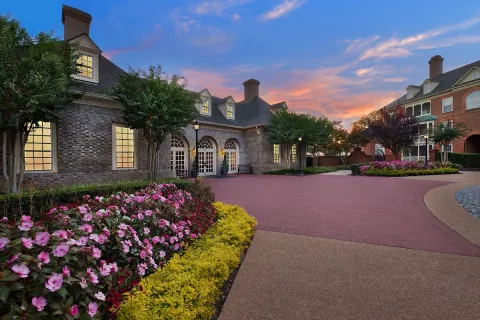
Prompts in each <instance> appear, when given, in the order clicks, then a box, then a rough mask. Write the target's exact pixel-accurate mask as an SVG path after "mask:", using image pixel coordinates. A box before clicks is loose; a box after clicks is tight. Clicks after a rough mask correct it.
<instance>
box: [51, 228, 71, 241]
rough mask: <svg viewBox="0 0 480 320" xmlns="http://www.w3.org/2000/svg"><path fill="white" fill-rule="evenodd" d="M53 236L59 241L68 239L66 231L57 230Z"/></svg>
mask: <svg viewBox="0 0 480 320" xmlns="http://www.w3.org/2000/svg"><path fill="white" fill-rule="evenodd" d="M52 236H54V237H57V238H59V239H63V240H67V239H68V233H67V231H65V230H57V231H55V232H54V233H52Z"/></svg>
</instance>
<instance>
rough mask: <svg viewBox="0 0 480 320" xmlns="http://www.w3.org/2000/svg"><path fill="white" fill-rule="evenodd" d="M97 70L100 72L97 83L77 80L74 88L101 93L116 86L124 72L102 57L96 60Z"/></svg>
mask: <svg viewBox="0 0 480 320" xmlns="http://www.w3.org/2000/svg"><path fill="white" fill-rule="evenodd" d="M98 68H99V72H100V74H99V75H98V83H91V82H86V81H81V80H79V81H78V86H77V87H76V88H78V89H79V90H82V91H86V92H90V93H102V91H108V90H110V89H112V88H113V86H114V85H115V84H117V82H118V77H119V76H120V75H121V74H122V73H124V72H125V71H123V70H122V68H120V67H119V66H117V65H116V64H115V63H113V62H112V61H110V60H108V59H107V58H105V57H104V56H102V55H100V57H99V58H98Z"/></svg>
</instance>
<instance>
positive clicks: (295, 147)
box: [290, 144, 297, 162]
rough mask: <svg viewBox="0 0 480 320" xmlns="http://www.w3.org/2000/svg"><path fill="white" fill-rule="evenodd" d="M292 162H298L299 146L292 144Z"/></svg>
mask: <svg viewBox="0 0 480 320" xmlns="http://www.w3.org/2000/svg"><path fill="white" fill-rule="evenodd" d="M290 158H291V159H290V161H291V162H297V145H296V144H292V150H291V151H290Z"/></svg>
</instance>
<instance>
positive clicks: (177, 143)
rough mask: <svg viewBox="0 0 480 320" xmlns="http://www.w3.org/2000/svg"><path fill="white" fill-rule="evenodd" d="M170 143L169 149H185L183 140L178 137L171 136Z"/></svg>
mask: <svg viewBox="0 0 480 320" xmlns="http://www.w3.org/2000/svg"><path fill="white" fill-rule="evenodd" d="M171 143H172V144H171V147H173V148H185V144H184V143H183V140H182V139H181V138H180V137H177V136H172V142H171Z"/></svg>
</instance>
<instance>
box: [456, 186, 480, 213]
mask: <svg viewBox="0 0 480 320" xmlns="http://www.w3.org/2000/svg"><path fill="white" fill-rule="evenodd" d="M455 200H457V202H458V203H459V204H460V205H461V206H462V207H463V208H464V209H465V210H467V211H468V212H470V213H471V214H472V215H473V216H474V217H475V218H478V219H480V185H478V186H473V187H470V188H465V189H462V190H460V191H458V192H457V193H455Z"/></svg>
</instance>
